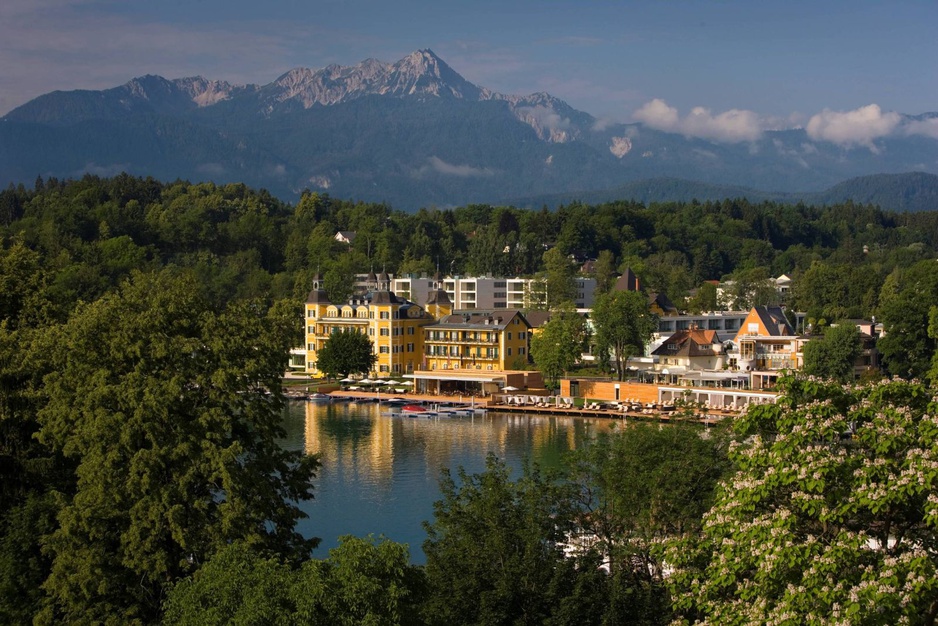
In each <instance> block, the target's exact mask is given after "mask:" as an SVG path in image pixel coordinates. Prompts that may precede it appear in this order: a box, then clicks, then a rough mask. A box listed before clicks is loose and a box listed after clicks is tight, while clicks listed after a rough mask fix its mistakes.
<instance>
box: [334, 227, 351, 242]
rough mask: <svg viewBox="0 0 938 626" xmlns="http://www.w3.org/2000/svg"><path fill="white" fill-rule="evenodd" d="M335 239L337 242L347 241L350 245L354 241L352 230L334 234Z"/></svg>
mask: <svg viewBox="0 0 938 626" xmlns="http://www.w3.org/2000/svg"><path fill="white" fill-rule="evenodd" d="M335 239H336V240H337V241H347V242H349V243H352V242H353V241H355V231H353V230H340V231H338V232H337V233H336V234H335Z"/></svg>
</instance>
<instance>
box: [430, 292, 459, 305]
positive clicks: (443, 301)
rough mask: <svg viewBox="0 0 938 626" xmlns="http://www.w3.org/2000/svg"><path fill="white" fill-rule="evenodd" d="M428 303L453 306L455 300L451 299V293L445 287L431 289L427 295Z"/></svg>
mask: <svg viewBox="0 0 938 626" xmlns="http://www.w3.org/2000/svg"><path fill="white" fill-rule="evenodd" d="M427 304H428V305H429V304H438V305H441V306H452V304H453V302H452V300H450V299H449V294H448V293H446V291H444V290H443V289H437V290H435V291H431V292H430V294H429V295H428V296H427Z"/></svg>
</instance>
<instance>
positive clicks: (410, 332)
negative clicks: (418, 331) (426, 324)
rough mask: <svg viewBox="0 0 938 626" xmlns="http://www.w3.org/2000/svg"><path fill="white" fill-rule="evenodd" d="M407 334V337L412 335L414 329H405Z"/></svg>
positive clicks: (411, 327)
mask: <svg viewBox="0 0 938 626" xmlns="http://www.w3.org/2000/svg"><path fill="white" fill-rule="evenodd" d="M407 334H408V335H413V334H414V327H413V326H410V327H409V328H408V329H407Z"/></svg>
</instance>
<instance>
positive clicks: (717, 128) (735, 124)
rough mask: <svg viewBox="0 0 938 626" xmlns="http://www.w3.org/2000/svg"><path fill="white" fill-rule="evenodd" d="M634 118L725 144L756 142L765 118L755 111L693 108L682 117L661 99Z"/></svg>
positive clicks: (651, 124) (665, 128)
mask: <svg viewBox="0 0 938 626" xmlns="http://www.w3.org/2000/svg"><path fill="white" fill-rule="evenodd" d="M633 117H634V118H635V119H636V120H638V121H640V122H642V123H644V124H645V125H646V126H650V127H651V128H654V129H657V130H663V131H667V132H672V133H681V134H682V135H686V136H687V137H698V138H700V139H710V140H712V141H718V142H724V143H739V142H743V141H756V140H757V139H759V138H760V137H761V136H762V130H763V123H762V121H761V120H760V118H759V116H758V115H756V114H755V113H753V112H752V111H746V110H743V109H730V110H729V111H724V112H723V113H718V114H716V115H713V113H711V112H710V109H706V108H704V107H694V108H693V109H692V110H691V112H690V113H689V114H688V115H687V116H686V117H684V118H681V116H680V114H679V113H678V110H677V109H675V108H674V107H672V106H670V105H668V103H667V102H665V101H664V100H660V99H658V98H656V99H654V100H652V101H651V102H647V103H645V104H644V105H643V106H642V107H641V108H640V109H639V110H638V111H636V112H635V113H634V115H633Z"/></svg>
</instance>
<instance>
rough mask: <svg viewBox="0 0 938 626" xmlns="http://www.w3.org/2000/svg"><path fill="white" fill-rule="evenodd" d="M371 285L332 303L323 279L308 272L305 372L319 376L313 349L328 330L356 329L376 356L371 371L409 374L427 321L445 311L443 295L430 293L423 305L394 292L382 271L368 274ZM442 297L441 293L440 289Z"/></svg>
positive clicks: (415, 364)
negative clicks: (369, 343) (364, 335)
mask: <svg viewBox="0 0 938 626" xmlns="http://www.w3.org/2000/svg"><path fill="white" fill-rule="evenodd" d="M368 278H369V281H370V282H371V283H372V284H371V287H372V290H371V291H369V292H368V293H366V294H363V295H355V296H352V298H350V299H349V300H348V301H347V302H342V303H333V302H330V301H329V298H328V297H327V296H326V293H325V292H324V291H323V290H322V279H321V277H320V276H319V275H318V274H317V275H315V276H314V277H313V289H312V291H310V293H309V296H308V297H307V299H306V307H305V322H306V373H307V374H309V375H311V376H315V377H320V376H322V373H321V372H320V371H319V370H318V369H317V367H316V354H317V352H318V351H319V350H320V349H322V347H323V345H325V343H326V340H327V339H328V338H329V335H330V334H332V333H333V332H338V331H339V330H341V329H355V330H357V331H358V332H361V333H365V334H366V335H368V337H369V339H371V343H372V346H373V347H374V352H375V354H376V355H377V357H378V359H377V361H376V362H375V369H374V370H373V371H372V372H371V374H372V375H375V376H393V375H403V374H410V373H413V371H414V370H415V369H418V368H419V367H420V364H421V360H422V358H423V341H424V334H423V331H422V329H423V327H424V326H427V325H428V324H432V323H433V322H434V321H435V320H436V317H434V315H439V314H444V315H445V314H448V313H450V312H451V310H452V309H451V308H447V307H448V300H445V301H442V302H438V301H437V300H438V299H437V298H431V299H430V300H431V301H432V302H428V303H427V309H430V311H428V310H425V309H423V308H422V307H420V306H418V305H416V304H414V303H413V302H411V301H409V300H405V299H404V298H400V297H398V296H396V295H395V294H394V293H392V292H391V291H390V290H389V285H390V281H389V279H388V276H387V274H385V273H384V272H382V273H381V274H379V275H378V276H375V275H374V274H373V273H372V274H371V275H369V277H368ZM443 296H444V298H445V293H444V294H443Z"/></svg>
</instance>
